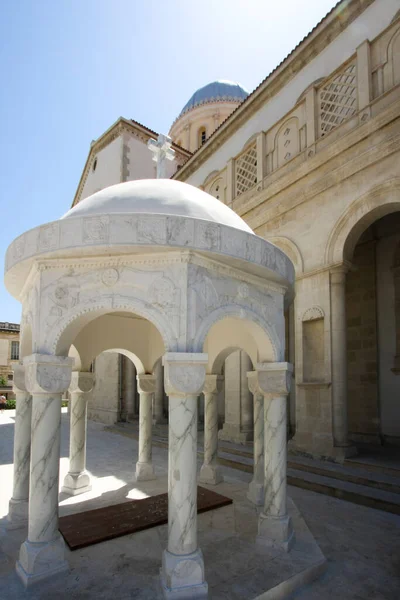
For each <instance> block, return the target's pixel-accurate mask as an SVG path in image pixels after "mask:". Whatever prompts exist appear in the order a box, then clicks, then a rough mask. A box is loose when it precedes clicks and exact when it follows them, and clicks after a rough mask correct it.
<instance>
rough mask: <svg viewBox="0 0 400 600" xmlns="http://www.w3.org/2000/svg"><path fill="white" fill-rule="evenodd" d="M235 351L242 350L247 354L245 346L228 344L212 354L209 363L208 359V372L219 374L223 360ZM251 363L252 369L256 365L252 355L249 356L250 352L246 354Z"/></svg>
mask: <svg viewBox="0 0 400 600" xmlns="http://www.w3.org/2000/svg"><path fill="white" fill-rule="evenodd" d="M237 351H242V352H246V354H248V352H247V350H246V348H243V347H242V346H228V347H226V348H224V349H223V350H220V352H219V353H218V354H217V355H216V356H214V355H213V356H212V362H211V363H210V361H209V367H208V369H209V371H210V373H212V374H214V375H221V374H222V371H223V367H224V364H225V360H226V359H227V358H228V357H229V356H230V355H231V354H232V353H233V352H237ZM248 356H249V358H250V360H251V363H252V365H253V369H254V368H255V366H256V363H254V362H253V359H252V357H251V356H250V354H248Z"/></svg>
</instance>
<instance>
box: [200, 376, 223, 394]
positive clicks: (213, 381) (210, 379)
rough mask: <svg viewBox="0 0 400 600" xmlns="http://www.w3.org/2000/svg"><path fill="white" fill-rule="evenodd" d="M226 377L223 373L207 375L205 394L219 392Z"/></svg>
mask: <svg viewBox="0 0 400 600" xmlns="http://www.w3.org/2000/svg"><path fill="white" fill-rule="evenodd" d="M223 381H224V378H223V377H222V375H212V374H211V375H206V377H205V379H204V387H203V393H204V394H218V393H219V392H220V391H221V387H222V382H223Z"/></svg>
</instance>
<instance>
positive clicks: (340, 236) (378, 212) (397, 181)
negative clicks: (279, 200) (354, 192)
mask: <svg viewBox="0 0 400 600" xmlns="http://www.w3.org/2000/svg"><path fill="white" fill-rule="evenodd" d="M398 211H400V178H393V179H390V180H389V181H387V182H385V183H383V184H382V185H379V186H377V187H375V188H373V189H372V190H370V191H369V192H368V193H367V194H364V195H363V196H361V197H360V198H357V199H356V200H354V202H353V203H352V204H351V205H350V206H349V207H348V208H347V210H346V211H345V212H344V214H343V215H342V216H341V217H340V219H339V220H338V221H337V223H336V224H335V226H334V228H333V229H332V232H331V234H330V236H329V239H328V243H327V246H326V250H325V263H326V264H327V265H335V264H341V263H343V261H346V260H347V261H349V260H351V257H352V255H353V252H354V248H355V246H356V244H357V242H358V240H359V238H360V236H361V234H362V233H363V232H364V231H365V230H366V229H367V228H368V227H369V226H370V225H372V223H374V221H377V220H378V219H380V218H381V217H384V216H386V215H388V214H390V213H393V212H398Z"/></svg>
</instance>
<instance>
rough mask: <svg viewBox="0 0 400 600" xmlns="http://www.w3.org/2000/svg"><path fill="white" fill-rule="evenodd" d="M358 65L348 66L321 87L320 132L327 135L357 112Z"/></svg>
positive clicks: (319, 96)
mask: <svg viewBox="0 0 400 600" xmlns="http://www.w3.org/2000/svg"><path fill="white" fill-rule="evenodd" d="M356 73H357V64H356V62H355V61H354V62H353V63H351V64H349V65H347V66H346V67H345V68H344V69H343V70H342V71H341V72H340V73H337V74H336V75H334V76H333V77H332V78H331V79H330V80H329V81H327V82H326V83H324V85H323V86H321V87H320V89H319V93H318V99H319V132H320V135H321V136H324V135H326V134H327V133H329V132H330V131H332V130H333V129H335V128H336V127H339V125H341V124H342V123H344V121H346V120H347V119H349V118H350V117H352V116H353V115H354V114H355V113H356V112H357V77H356Z"/></svg>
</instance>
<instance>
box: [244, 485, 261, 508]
mask: <svg viewBox="0 0 400 600" xmlns="http://www.w3.org/2000/svg"><path fill="white" fill-rule="evenodd" d="M247 498H248V499H249V500H250V502H252V503H253V504H255V505H256V506H262V505H263V504H264V484H263V483H259V482H258V481H254V479H253V481H250V484H249V489H248V492H247Z"/></svg>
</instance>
